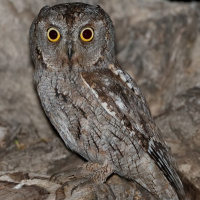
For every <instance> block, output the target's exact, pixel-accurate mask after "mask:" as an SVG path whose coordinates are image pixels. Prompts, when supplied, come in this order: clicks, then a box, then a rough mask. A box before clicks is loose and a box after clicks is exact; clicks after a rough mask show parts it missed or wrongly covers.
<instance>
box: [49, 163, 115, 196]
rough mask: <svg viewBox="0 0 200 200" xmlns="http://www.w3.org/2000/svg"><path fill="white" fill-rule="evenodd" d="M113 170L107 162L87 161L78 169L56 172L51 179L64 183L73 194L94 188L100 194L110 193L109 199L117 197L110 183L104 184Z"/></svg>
mask: <svg viewBox="0 0 200 200" xmlns="http://www.w3.org/2000/svg"><path fill="white" fill-rule="evenodd" d="M112 172H113V170H112V167H111V166H110V165H108V164H107V163H104V164H103V165H102V164H99V163H91V162H88V163H85V164H83V165H81V166H79V167H77V169H72V170H68V171H65V172H61V173H56V174H54V175H52V176H51V178H50V181H52V182H56V183H59V184H62V187H65V186H68V188H71V195H73V193H76V192H78V191H82V190H84V189H86V188H90V189H91V190H93V192H94V194H96V195H97V196H99V195H100V194H101V196H102V192H103V191H107V192H106V194H109V198H108V199H116V197H115V195H114V193H113V191H112V189H111V188H110V186H109V185H107V184H103V183H104V182H105V181H106V179H107V177H108V176H110V175H111V174H112Z"/></svg>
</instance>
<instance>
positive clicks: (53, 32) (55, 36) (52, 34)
mask: <svg viewBox="0 0 200 200" xmlns="http://www.w3.org/2000/svg"><path fill="white" fill-rule="evenodd" d="M47 37H48V39H49V41H51V42H57V41H58V40H59V39H60V33H59V31H58V30H57V29H56V28H50V29H48V31H47Z"/></svg>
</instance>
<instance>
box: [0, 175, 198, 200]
mask: <svg viewBox="0 0 200 200" xmlns="http://www.w3.org/2000/svg"><path fill="white" fill-rule="evenodd" d="M182 181H183V184H184V185H185V187H186V188H187V192H186V195H187V198H188V200H198V199H199V198H200V193H199V191H198V190H197V188H195V187H194V186H193V185H192V184H191V183H190V182H189V181H188V180H187V179H186V178H182ZM80 183H81V182H80V181H78V182H77V181H76V183H75V185H74V183H69V184H67V185H66V186H64V187H62V184H59V183H55V182H51V181H49V177H48V176H40V175H36V174H28V173H22V172H7V173H6V172H4V173H3V172H2V173H1V174H0V199H2V200H3V199H8V198H9V200H18V199H19V200H27V199H29V200H79V199H82V200H96V199H99V200H101V199H102V200H115V199H118V200H121V199H127V200H129V199H130V200H132V199H133V200H155V198H154V197H153V196H152V195H150V194H149V193H148V192H147V191H146V190H144V189H143V188H142V187H140V186H139V185H137V184H136V183H133V182H130V181H127V180H125V179H122V178H120V177H118V176H116V175H115V176H112V177H111V178H110V179H109V180H108V181H107V184H106V185H105V186H104V185H103V184H101V185H97V184H94V183H93V182H92V181H91V182H88V183H87V184H85V185H83V186H82V187H81V186H80V187H78V188H77V189H75V190H73V188H74V186H76V185H78V184H80ZM72 191H73V192H72ZM71 192H72V194H71Z"/></svg>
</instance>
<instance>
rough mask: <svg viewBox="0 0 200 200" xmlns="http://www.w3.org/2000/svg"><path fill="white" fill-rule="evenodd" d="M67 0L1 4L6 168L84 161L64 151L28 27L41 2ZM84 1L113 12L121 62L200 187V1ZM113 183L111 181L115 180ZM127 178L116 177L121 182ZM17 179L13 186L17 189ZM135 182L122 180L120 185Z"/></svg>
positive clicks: (0, 100) (47, 168)
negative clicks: (40, 91)
mask: <svg viewBox="0 0 200 200" xmlns="http://www.w3.org/2000/svg"><path fill="white" fill-rule="evenodd" d="M63 2H65V3H66V2H75V1H66V0H49V1H47V0H27V1H22V0H17V1H15V0H8V1H2V2H1V4H0V29H1V31H0V38H1V43H0V171H21V172H24V173H25V172H28V173H37V174H40V175H48V176H49V175H51V174H53V173H56V172H60V171H64V170H68V169H70V168H73V167H76V166H77V165H79V164H81V163H83V162H84V161H83V160H82V159H81V158H80V157H79V156H77V155H76V154H74V153H71V152H70V151H68V150H67V149H66V147H65V146H64V144H63V142H62V141H61V139H60V138H59V137H58V134H57V133H56V131H55V130H54V129H53V127H52V126H51V125H50V123H49V121H48V119H47V118H46V117H45V115H44V113H43V110H42V108H41V106H40V103H39V100H38V97H37V94H36V91H35V89H34V87H33V79H32V73H33V66H32V63H31V60H30V56H29V47H28V33H29V27H30V25H31V22H32V20H33V19H34V17H35V16H36V15H37V14H38V12H39V10H40V8H41V7H43V6H44V5H47V4H48V5H53V4H56V3H63ZM82 2H85V3H91V4H99V5H100V6H101V7H102V8H103V9H104V10H105V11H106V12H107V13H108V14H109V15H110V17H111V19H112V20H113V23H114V25H115V27H116V40H117V47H116V53H117V56H118V59H119V63H120V64H121V65H122V66H123V68H124V69H126V70H127V71H128V72H129V73H130V74H131V75H132V76H133V77H134V78H135V80H136V81H137V83H138V85H140V87H141V89H142V91H143V93H144V95H145V96H146V98H147V101H148V103H149V105H150V108H151V110H152V113H153V115H154V116H155V118H156V121H157V124H158V125H159V127H160V129H161V130H162V132H163V135H164V138H165V140H166V141H167V143H168V145H169V146H170V148H171V151H172V154H173V155H174V157H175V159H176V161H177V168H178V169H179V171H180V172H181V173H182V174H184V176H185V177H187V178H188V179H189V181H190V182H192V183H193V184H194V185H195V186H196V187H197V188H200V167H199V166H200V67H199V63H200V56H199V53H200V16H199V9H200V4H198V3H190V4H184V3H169V2H167V1H162V0H149V1H148V2H147V1H145V0H124V1H120V0H115V1H114V0H110V1H106V0H94V1H92V0H85V1H82ZM23 177H24V176H23ZM40 178H41V177H40ZM24 179H26V178H24ZM0 180H2V181H3V179H0ZM21 180H22V179H20V181H21ZM20 181H18V182H20ZM109 181H111V186H112V184H115V181H116V179H115V177H114V178H111V180H109ZM123 181H125V180H121V179H119V178H117V181H116V182H117V183H122V182H123ZM16 182H17V181H16ZM1 184H2V183H1ZM12 184H14V183H13V182H12V181H11V182H10V185H9V184H8V186H9V187H11V188H13V187H14V185H12ZM129 184H130V183H129V182H128V183H127V182H126V181H125V182H123V184H122V185H123V186H122V188H123V187H124V188H126V187H128V186H127V185H129ZM133 187H135V186H133ZM36 190H37V191H38V188H36ZM122 190H123V189H122ZM0 191H1V189H0ZM8 191H9V190H8ZM45 191H46V190H44V195H47V196H48V192H47V193H46V192H45ZM135 191H140V190H139V189H136V190H135ZM8 193H9V192H8ZM105 193H106V192H105ZM145 195H146V194H145ZM47 196H45V198H46V197H47ZM45 198H44V199H45ZM106 198H107V199H108V197H106ZM106 198H104V199H106ZM148 198H149V199H150V197H148ZM0 199H2V198H1V193H0ZM3 199H6V198H3ZM15 199H16V198H15ZM19 199H20V198H19ZM40 199H42V198H40ZM88 199H89V198H88ZM90 199H95V198H92V197H91V198H90ZM127 199H128V197H127ZM129 199H133V196H132V197H130V198H129ZM135 199H136V197H135ZM193 199H195V198H193ZM196 199H197V197H196Z"/></svg>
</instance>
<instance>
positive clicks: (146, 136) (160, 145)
mask: <svg viewBox="0 0 200 200" xmlns="http://www.w3.org/2000/svg"><path fill="white" fill-rule="evenodd" d="M81 78H82V80H83V82H84V84H85V85H86V86H87V87H88V88H89V89H90V90H91V92H92V93H93V94H94V96H95V97H96V98H97V100H98V101H99V103H100V104H101V105H102V107H103V108H104V109H105V110H106V111H107V112H108V113H109V114H110V115H111V116H112V117H114V118H115V119H116V120H118V121H120V122H121V123H122V124H123V125H124V126H126V127H127V129H129V130H130V131H134V132H135V136H134V137H136V138H135V139H136V140H137V141H138V143H140V144H141V145H142V148H143V149H144V151H145V152H147V153H148V154H149V155H150V157H151V158H152V159H153V160H154V161H155V163H156V164H157V166H158V167H159V168H160V169H161V170H162V171H163V173H164V175H165V177H166V178H167V179H168V181H169V182H170V183H171V185H172V186H173V187H174V188H175V189H176V191H177V192H178V193H179V194H180V195H183V194H182V193H183V186H182V183H181V181H180V179H179V177H178V175H177V173H176V171H175V169H174V166H173V161H172V158H171V156H170V154H169V152H168V148H167V146H166V144H165V142H164V141H163V139H162V137H161V134H160V130H159V129H158V127H157V126H156V125H155V122H154V120H153V118H152V116H151V113H150V110H149V108H148V106H147V103H146V100H145V98H144V97H143V95H142V94H141V92H140V89H139V88H138V86H137V85H136V83H135V81H134V80H133V79H132V78H131V76H130V75H128V74H127V73H125V72H124V71H122V70H121V69H119V68H116V67H115V66H114V65H110V66H109V69H103V70H102V69H101V70H96V71H92V72H82V73H81Z"/></svg>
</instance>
